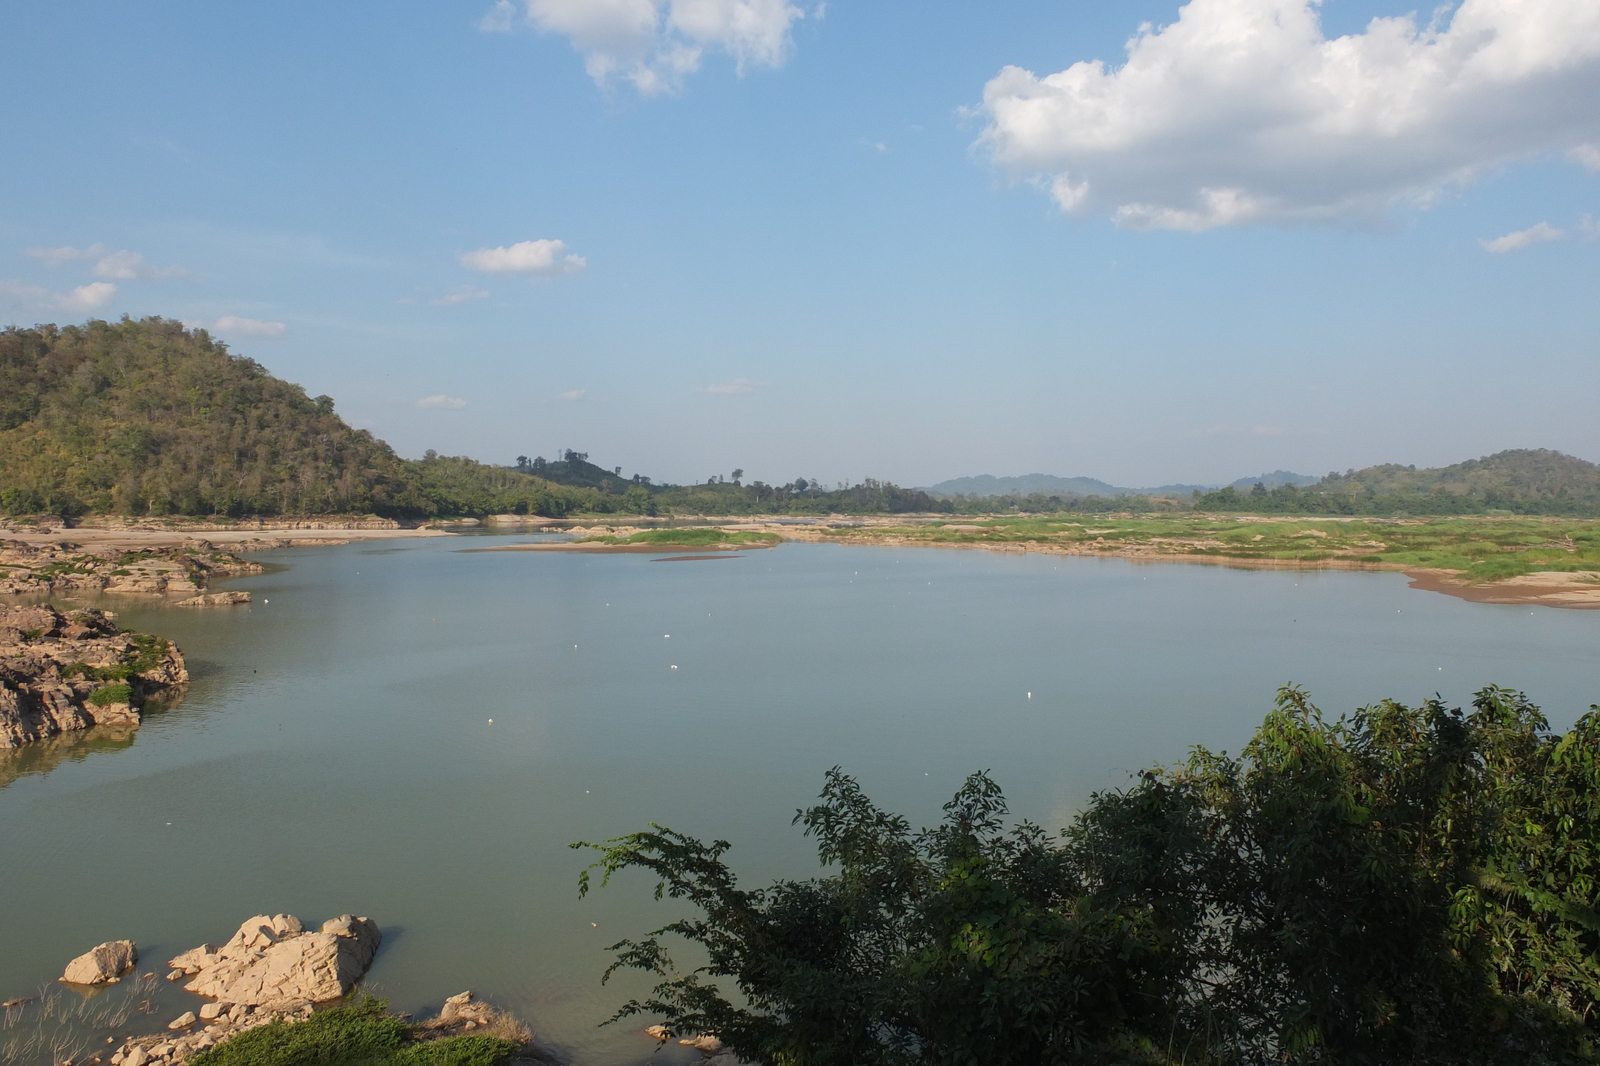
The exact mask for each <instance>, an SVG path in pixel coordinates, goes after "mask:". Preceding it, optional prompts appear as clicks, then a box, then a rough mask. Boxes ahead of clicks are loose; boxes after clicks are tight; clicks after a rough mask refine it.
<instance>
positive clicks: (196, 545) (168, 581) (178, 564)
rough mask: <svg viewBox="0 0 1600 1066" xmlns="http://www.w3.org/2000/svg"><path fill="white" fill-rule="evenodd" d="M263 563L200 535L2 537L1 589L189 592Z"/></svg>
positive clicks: (259, 568) (255, 570) (249, 571)
mask: <svg viewBox="0 0 1600 1066" xmlns="http://www.w3.org/2000/svg"><path fill="white" fill-rule="evenodd" d="M341 543H342V542H341ZM262 569H263V567H262V566H261V564H260V563H253V562H250V561H249V560H248V559H242V558H240V557H239V556H237V555H234V554H233V553H231V552H224V551H218V550H217V549H216V547H215V546H214V545H213V544H212V543H211V542H210V541H206V540H199V539H191V540H188V541H186V542H185V543H184V544H183V545H181V546H176V547H165V548H155V549H149V550H145V551H124V550H122V549H121V548H117V547H114V546H112V545H106V544H101V545H97V546H91V547H88V548H85V547H82V546H80V545H77V544H72V543H70V542H67V541H61V542H58V543H55V544H27V543H24V542H23V541H18V540H6V541H0V593H13V594H16V593H40V592H43V593H50V592H75V591H89V592H121V593H134V594H139V595H178V594H185V593H187V594H192V593H196V592H200V591H202V590H204V589H205V588H206V587H207V585H208V584H209V583H210V582H211V581H214V580H216V579H218V578H224V577H232V576H235V575H238V574H259V573H261V571H262Z"/></svg>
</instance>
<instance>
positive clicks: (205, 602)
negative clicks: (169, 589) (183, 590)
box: [172, 592, 250, 607]
mask: <svg viewBox="0 0 1600 1066" xmlns="http://www.w3.org/2000/svg"><path fill="white" fill-rule="evenodd" d="M249 602H250V594H249V593H248V592H212V593H209V594H208V595H205V596H194V597H192V598H190V599H187V600H179V601H178V602H177V603H175V604H173V605H172V606H174V607H231V606H232V605H233V604H236V603H249Z"/></svg>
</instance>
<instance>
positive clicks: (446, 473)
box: [0, 318, 594, 517]
mask: <svg viewBox="0 0 1600 1066" xmlns="http://www.w3.org/2000/svg"><path fill="white" fill-rule="evenodd" d="M591 495H594V494H593V493H583V492H582V491H580V490H573V489H566V488H563V487H561V486H557V485H552V484H550V483H549V482H547V481H544V480H542V479H539V478H535V477H531V476H529V475H526V474H520V473H516V472H514V471H510V470H505V469H501V468H495V467H487V466H484V465H483V464H480V463H474V462H472V461H471V460H468V459H457V460H451V459H443V460H440V459H430V460H426V461H423V462H420V463H419V462H408V461H407V460H404V459H401V458H400V457H398V456H397V455H395V453H394V451H393V449H391V448H390V447H389V445H387V444H385V443H384V442H383V441H381V440H378V439H377V438H375V437H373V436H372V434H371V433H369V432H367V431H366V430H358V429H352V428H351V427H350V426H348V425H346V424H345V422H344V420H343V419H341V418H340V417H339V416H338V415H337V414H335V413H334V410H333V400H332V399H330V398H329V397H327V396H317V397H310V396H307V395H306V393H305V390H304V389H303V388H301V387H300V386H299V385H295V384H291V383H290V382H287V381H282V380H280V379H278V378H275V377H273V376H272V375H271V374H269V373H267V371H266V370H265V368H263V367H262V366H261V365H260V364H259V363H257V362H255V361H254V360H252V359H245V358H241V357H239V356H235V355H232V354H230V353H229V352H228V350H227V348H226V346H225V345H223V344H221V343H219V342H217V341H214V340H212V339H211V338H210V337H209V336H208V335H207V334H206V332H205V331H204V330H186V329H185V328H184V327H183V325H182V324H181V323H179V322H174V321H169V320H164V319H160V318H147V319H143V320H140V321H132V320H129V319H124V320H123V321H121V322H118V323H108V322H89V323H88V324H86V325H83V326H63V327H57V326H41V327H38V328H35V329H16V328H13V329H7V330H4V331H0V512H3V513H7V514H24V513H32V512H50V513H55V514H63V515H78V514H84V513H87V512H94V513H103V514H154V515H164V514H184V515H208V514H220V515H244V514H256V515H274V514H332V513H372V514H380V515H389V516H396V517H425V516H430V515H436V514H474V513H477V514H482V513H488V512H491V511H516V510H520V511H523V512H528V511H536V512H539V513H557V514H560V513H566V512H568V511H572V510H577V509H583V508H585V507H586V505H587V504H588V502H589V500H588V496H591Z"/></svg>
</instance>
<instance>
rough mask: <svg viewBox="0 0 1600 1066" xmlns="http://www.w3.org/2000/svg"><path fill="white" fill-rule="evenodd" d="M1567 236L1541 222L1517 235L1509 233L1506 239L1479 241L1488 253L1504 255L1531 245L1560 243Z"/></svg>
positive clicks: (1517, 232)
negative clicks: (1547, 242)
mask: <svg viewBox="0 0 1600 1066" xmlns="http://www.w3.org/2000/svg"><path fill="white" fill-rule="evenodd" d="M1566 235H1567V234H1566V232H1565V231H1564V230H1558V229H1556V228H1555V227H1554V226H1552V225H1550V223H1548V222H1541V223H1539V224H1538V225H1536V226H1529V227H1528V228H1527V229H1519V230H1517V231H1516V232H1515V233H1508V234H1506V235H1505V236H1504V237H1496V238H1495V239H1494V240H1492V241H1479V242H1478V243H1479V244H1481V245H1482V246H1483V250H1484V251H1486V252H1494V253H1495V254H1497V255H1503V254H1505V253H1506V252H1515V251H1520V250H1521V249H1523V248H1526V247H1528V246H1529V245H1530V244H1540V243H1543V242H1544V241H1559V240H1560V239H1561V238H1563V237H1565V236H1566Z"/></svg>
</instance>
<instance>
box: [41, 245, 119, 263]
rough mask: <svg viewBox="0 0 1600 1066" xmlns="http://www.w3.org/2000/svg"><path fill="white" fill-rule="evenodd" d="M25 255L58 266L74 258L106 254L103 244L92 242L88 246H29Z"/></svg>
mask: <svg viewBox="0 0 1600 1066" xmlns="http://www.w3.org/2000/svg"><path fill="white" fill-rule="evenodd" d="M22 254H23V255H25V256H27V257H28V258H29V259H42V260H44V262H45V265H47V266H53V267H57V266H60V265H61V264H62V263H70V262H72V261H73V260H74V259H95V258H98V257H100V256H102V255H105V254H106V246H105V245H103V244H91V245H89V247H87V248H73V247H70V246H68V247H65V248H28V249H26V250H24V251H23V253H22Z"/></svg>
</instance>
